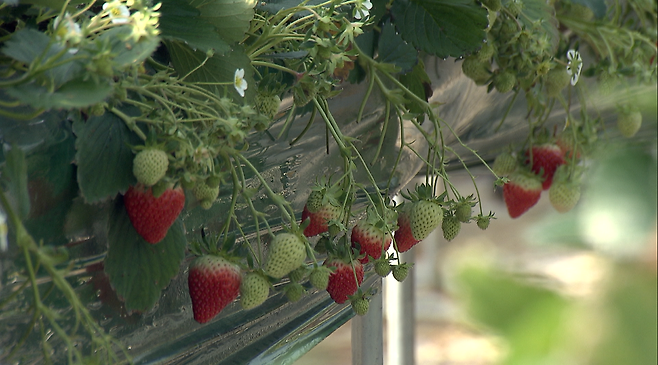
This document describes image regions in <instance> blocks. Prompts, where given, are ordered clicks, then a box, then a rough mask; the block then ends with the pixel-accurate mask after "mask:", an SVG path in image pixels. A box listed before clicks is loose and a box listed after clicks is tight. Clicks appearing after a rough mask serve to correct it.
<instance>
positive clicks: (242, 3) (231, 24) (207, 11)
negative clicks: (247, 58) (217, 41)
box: [190, 0, 256, 44]
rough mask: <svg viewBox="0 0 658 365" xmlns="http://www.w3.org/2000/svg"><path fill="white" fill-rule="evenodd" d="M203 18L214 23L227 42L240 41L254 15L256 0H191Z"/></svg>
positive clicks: (191, 3) (221, 36)
mask: <svg viewBox="0 0 658 365" xmlns="http://www.w3.org/2000/svg"><path fill="white" fill-rule="evenodd" d="M190 5H191V6H193V7H195V8H197V9H199V12H200V14H201V19H203V20H204V21H206V22H207V23H209V24H212V25H213V26H214V27H215V29H216V32H217V34H218V35H219V37H220V38H221V39H222V40H223V41H225V42H226V43H229V44H231V43H234V42H239V41H241V40H242V38H243V37H244V34H245V32H246V31H247V29H249V23H250V22H251V19H253V17H254V6H256V1H255V0H191V1H190Z"/></svg>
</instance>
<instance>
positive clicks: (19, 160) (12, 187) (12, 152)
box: [2, 144, 30, 220]
mask: <svg viewBox="0 0 658 365" xmlns="http://www.w3.org/2000/svg"><path fill="white" fill-rule="evenodd" d="M3 149H4V155H5V165H4V167H3V169H2V176H3V177H4V178H5V179H7V180H9V181H8V182H7V186H8V188H9V193H10V195H11V197H12V198H13V201H14V204H15V207H14V210H15V211H16V214H17V215H18V217H19V218H20V219H21V220H22V219H25V217H27V216H28V214H30V195H29V192H28V190H27V163H26V161H25V152H23V150H22V149H20V148H19V147H18V146H16V145H13V146H11V147H9V146H8V145H6V144H5V145H4V146H3Z"/></svg>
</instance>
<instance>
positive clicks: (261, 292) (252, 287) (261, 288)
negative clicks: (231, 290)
mask: <svg viewBox="0 0 658 365" xmlns="http://www.w3.org/2000/svg"><path fill="white" fill-rule="evenodd" d="M269 294H270V283H269V281H267V279H266V278H265V277H263V276H262V275H260V274H258V273H253V272H252V273H249V274H247V275H245V276H244V278H243V279H242V283H241V284H240V305H241V306H242V308H243V309H251V308H255V307H257V306H259V305H261V304H263V302H264V301H265V300H266V299H267V297H268V296H269Z"/></svg>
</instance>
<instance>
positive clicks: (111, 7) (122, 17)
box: [103, 0, 130, 24]
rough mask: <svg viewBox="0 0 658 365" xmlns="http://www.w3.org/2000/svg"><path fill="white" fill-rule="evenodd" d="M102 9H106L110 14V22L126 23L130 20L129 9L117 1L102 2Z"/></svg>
mask: <svg viewBox="0 0 658 365" xmlns="http://www.w3.org/2000/svg"><path fill="white" fill-rule="evenodd" d="M103 10H106V11H107V12H108V14H109V15H110V21H111V22H112V24H126V23H128V22H129V21H130V10H128V7H127V6H125V5H123V4H121V3H120V2H119V1H116V0H115V1H112V2H109V3H105V4H103Z"/></svg>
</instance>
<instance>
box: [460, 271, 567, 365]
mask: <svg viewBox="0 0 658 365" xmlns="http://www.w3.org/2000/svg"><path fill="white" fill-rule="evenodd" d="M459 278H460V283H462V284H463V285H464V287H465V289H466V292H467V293H468V294H467V295H468V298H469V300H468V304H467V308H468V312H469V314H470V316H471V317H472V318H474V319H475V320H477V321H478V322H480V323H482V324H484V325H486V326H487V327H489V328H491V329H493V330H494V331H495V332H497V333H499V334H501V335H502V336H504V337H505V339H506V340H507V342H508V345H509V351H508V355H507V359H506V360H505V361H504V362H503V363H504V364H538V363H541V361H542V360H545V359H547V358H550V355H551V354H552V353H553V351H555V350H556V348H557V347H558V346H560V345H562V343H561V340H562V339H563V338H564V335H565V334H566V333H567V331H568V326H565V321H564V318H565V313H567V311H568V310H570V309H571V308H572V307H571V305H570V303H569V301H567V299H566V298H564V297H562V296H560V295H558V294H557V293H555V292H553V291H551V290H548V289H545V288H542V287H539V286H533V285H531V284H529V283H526V282H523V281H521V280H519V279H517V278H515V277H512V276H511V275H510V274H508V273H505V272H502V271H499V270H497V269H493V268H482V267H469V268H466V269H464V270H463V271H462V272H461V273H460V276H459Z"/></svg>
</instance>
